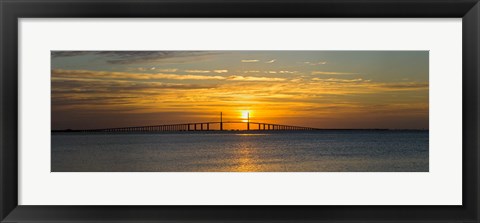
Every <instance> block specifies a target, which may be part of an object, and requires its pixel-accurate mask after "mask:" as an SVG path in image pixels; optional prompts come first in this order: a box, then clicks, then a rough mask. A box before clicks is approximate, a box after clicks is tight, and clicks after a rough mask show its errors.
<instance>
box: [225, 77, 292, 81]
mask: <svg viewBox="0 0 480 223" xmlns="http://www.w3.org/2000/svg"><path fill="white" fill-rule="evenodd" d="M228 80H234V81H285V80H286V79H285V78H275V77H252V76H229V77H228Z"/></svg>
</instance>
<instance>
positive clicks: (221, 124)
mask: <svg viewBox="0 0 480 223" xmlns="http://www.w3.org/2000/svg"><path fill="white" fill-rule="evenodd" d="M220 130H223V121H222V112H220Z"/></svg>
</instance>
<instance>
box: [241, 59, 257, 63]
mask: <svg viewBox="0 0 480 223" xmlns="http://www.w3.org/2000/svg"><path fill="white" fill-rule="evenodd" d="M241 62H242V63H257V62H259V60H241Z"/></svg>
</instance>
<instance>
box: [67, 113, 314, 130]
mask: <svg viewBox="0 0 480 223" xmlns="http://www.w3.org/2000/svg"><path fill="white" fill-rule="evenodd" d="M225 124H237V125H238V124H243V125H246V128H245V129H246V130H248V131H306V130H320V129H318V128H312V127H304V126H293V125H282V124H273V123H264V122H250V115H249V114H248V117H247V120H242V121H223V118H222V113H220V121H218V122H193V123H181V124H167V125H149V126H133V127H120V128H105V129H84V130H76V131H79V132H165V131H214V130H220V131H226V130H228V129H225V128H224V125H225Z"/></svg>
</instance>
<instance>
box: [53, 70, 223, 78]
mask: <svg viewBox="0 0 480 223" xmlns="http://www.w3.org/2000/svg"><path fill="white" fill-rule="evenodd" d="M60 77H62V78H77V79H100V78H101V79H120V80H155V79H170V80H224V79H225V77H222V76H204V75H181V74H164V73H154V74H146V73H128V72H106V71H90V70H61V69H54V70H52V78H60Z"/></svg>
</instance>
